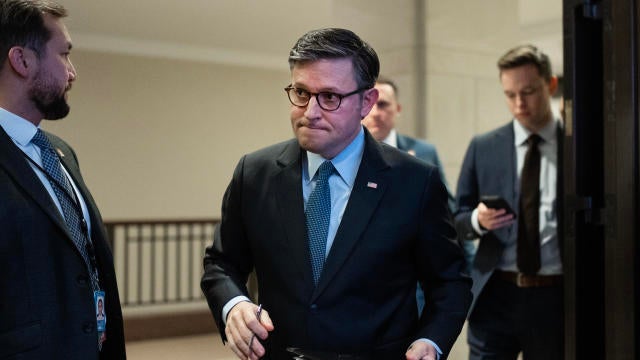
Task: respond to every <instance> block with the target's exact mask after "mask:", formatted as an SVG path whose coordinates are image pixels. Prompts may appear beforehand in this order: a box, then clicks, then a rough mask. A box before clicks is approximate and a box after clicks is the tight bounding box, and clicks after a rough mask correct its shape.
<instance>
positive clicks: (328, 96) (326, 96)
mask: <svg viewBox="0 0 640 360" xmlns="http://www.w3.org/2000/svg"><path fill="white" fill-rule="evenodd" d="M319 95H320V97H321V98H322V101H326V102H329V103H332V102H337V101H340V96H339V95H338V94H334V93H332V92H322V93H320V94H319Z"/></svg>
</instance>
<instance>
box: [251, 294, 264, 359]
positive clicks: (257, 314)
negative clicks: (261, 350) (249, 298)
mask: <svg viewBox="0 0 640 360" xmlns="http://www.w3.org/2000/svg"><path fill="white" fill-rule="evenodd" d="M260 315H262V304H260V305H258V311H256V317H257V318H258V322H260ZM255 338H256V334H255V333H254V334H253V335H251V340H250V341H249V349H251V345H253V340H254V339H255Z"/></svg>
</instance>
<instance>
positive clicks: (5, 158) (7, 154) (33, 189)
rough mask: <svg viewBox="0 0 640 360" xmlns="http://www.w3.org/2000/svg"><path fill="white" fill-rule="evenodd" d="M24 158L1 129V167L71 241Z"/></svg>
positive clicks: (52, 204)
mask: <svg viewBox="0 0 640 360" xmlns="http://www.w3.org/2000/svg"><path fill="white" fill-rule="evenodd" d="M24 157H25V154H24V153H23V152H22V151H20V149H18V147H17V146H16V145H15V144H14V143H13V141H12V140H11V138H10V137H9V135H7V133H6V132H5V131H4V129H2V128H1V127H0V167H3V168H5V170H6V171H7V173H8V174H9V175H10V176H11V177H12V178H13V179H14V180H15V183H16V184H17V185H18V186H19V187H21V188H23V189H24V190H25V192H26V193H27V194H28V195H29V196H31V198H32V199H33V200H34V201H35V203H36V204H38V206H39V207H40V208H42V210H43V211H44V212H45V213H46V214H47V216H49V217H50V218H51V221H53V222H54V223H55V224H56V225H57V226H58V227H60V229H61V230H62V231H64V233H65V234H67V237H68V238H69V240H71V234H69V231H68V230H67V225H66V223H65V222H64V219H63V218H62V215H61V214H60V211H58V208H57V207H56V205H55V203H54V202H53V200H52V199H51V196H50V195H49V193H48V192H47V190H46V189H45V187H44V186H43V185H42V182H41V181H40V179H39V178H38V176H37V175H36V174H35V172H34V170H33V169H32V168H31V166H30V165H29V163H28V162H27V161H28V160H26V159H25V158H24Z"/></svg>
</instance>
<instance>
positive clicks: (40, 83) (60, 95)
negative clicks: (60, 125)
mask: <svg viewBox="0 0 640 360" xmlns="http://www.w3.org/2000/svg"><path fill="white" fill-rule="evenodd" d="M70 89H71V85H69V86H68V87H67V88H65V89H63V90H62V91H60V90H59V87H57V86H56V84H55V81H54V80H53V79H51V78H49V79H47V78H46V77H45V76H44V73H43V72H42V71H40V72H39V73H38V75H37V77H36V79H35V81H34V83H33V87H32V88H31V91H30V92H29V97H30V98H31V101H33V103H34V105H35V106H36V108H37V109H38V110H39V111H40V113H42V117H43V118H44V119H47V120H58V119H62V118H64V117H65V116H67V115H68V114H69V110H70V107H69V104H68V103H67V99H65V93H66V92H67V91H69V90H70Z"/></svg>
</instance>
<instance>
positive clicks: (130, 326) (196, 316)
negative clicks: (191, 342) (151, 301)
mask: <svg viewBox="0 0 640 360" xmlns="http://www.w3.org/2000/svg"><path fill="white" fill-rule="evenodd" d="M124 330H125V341H127V342H129V341H140V340H150V339H160V338H167V337H175V336H186V335H197V334H206V333H217V332H218V329H217V327H216V324H215V322H214V321H213V316H212V315H211V313H210V312H209V310H208V309H206V310H193V311H188V312H179V313H166V314H150V315H135V316H134V315H131V316H125V317H124Z"/></svg>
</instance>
